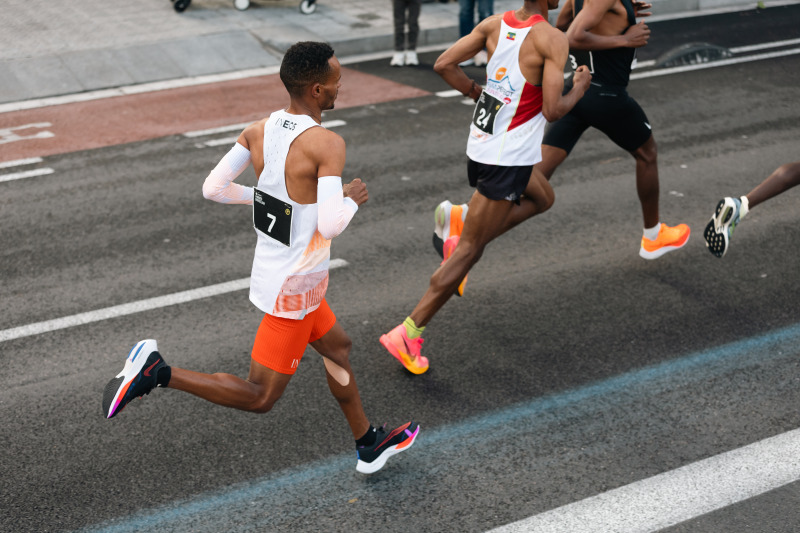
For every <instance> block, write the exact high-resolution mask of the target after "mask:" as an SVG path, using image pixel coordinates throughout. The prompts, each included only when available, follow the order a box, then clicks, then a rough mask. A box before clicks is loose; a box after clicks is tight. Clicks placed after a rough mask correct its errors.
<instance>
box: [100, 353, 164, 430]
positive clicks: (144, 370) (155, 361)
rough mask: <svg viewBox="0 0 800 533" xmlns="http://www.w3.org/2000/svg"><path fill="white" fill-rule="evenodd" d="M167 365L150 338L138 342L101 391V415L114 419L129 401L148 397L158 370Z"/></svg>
mask: <svg viewBox="0 0 800 533" xmlns="http://www.w3.org/2000/svg"><path fill="white" fill-rule="evenodd" d="M166 366H167V363H165V362H164V358H163V357H161V354H160V353H158V345H157V344H156V341H154V340H153V339H147V340H143V341H139V342H138V343H136V346H134V347H133V349H132V350H131V353H130V354H128V359H126V360H125V367H124V368H123V369H122V372H120V373H119V374H117V376H116V377H115V378H114V379H112V380H111V381H109V382H108V385H106V388H105V391H104V392H103V414H104V415H105V417H106V418H113V417H114V416H115V415H116V414H117V413H119V412H120V411H122V409H124V408H125V406H126V405H128V402H130V401H131V400H133V399H134V398H139V397H141V396H144V395H145V394H149V393H150V391H151V390H153V389H154V388H155V387H156V385H157V381H156V376H157V375H158V371H159V370H160V369H162V368H164V367H166Z"/></svg>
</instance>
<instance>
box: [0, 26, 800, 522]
mask: <svg viewBox="0 0 800 533" xmlns="http://www.w3.org/2000/svg"><path fill="white" fill-rule="evenodd" d="M788 12H789V13H790V14H793V15H796V11H791V10H790V11H788ZM785 16H786V13H784V18H785ZM710 20H711V19H703V20H702V21H700V24H702V25H704V26H713V25H712V24H710V22H709V21H710ZM719 20H720V21H722V22H719V24H728V23H727V22H724V19H719ZM760 23H762V24H763V22H762V21H759V20H758V19H757V18H756V17H751V20H750V22H749V23H748V24H747V25H744V26H743V28H745V29H747V30H751V31H749V32H748V31H744V30H741V31H740V32H739V33H740V34H741V35H747V36H750V35H753V34H759V33H763V31H761V30H762V29H763V28H762V26H760V25H759V24H760ZM670 24H679V23H677V22H673V23H670ZM682 24H684V27H685V28H686V32H687V34H688V33H689V32H690V31H696V30H695V29H694V28H695V26H693V24H697V22H692V21H688V20H687V21H683V22H682ZM678 27H679V28H680V25H678ZM713 27H714V28H716V30H718V31H719V32H720V33H725V31H724V30H725V27H724V25H723V26H722V27H719V26H713ZM770 27H772V26H770ZM793 27H795V28H796V25H795V26H793ZM684 37H685V35H684V34H676V39H679V38H684ZM748 38H749V37H748ZM770 38H775V39H780V38H783V39H785V38H789V37H786V36H770ZM692 40H694V39H692ZM748 44H749V43H748ZM733 45H737V43H732V44H730V45H727V44H726V46H733ZM659 53H660V52H659ZM435 56H436V54H426V55H423V63H425V64H427V66H425V65H423V66H421V67H420V68H418V69H393V70H392V69H389V67H388V66H386V63H387V61H383V60H382V61H379V62H372V63H364V64H359V65H350V67H351V68H354V69H358V70H361V71H363V72H366V73H370V74H374V75H378V76H383V77H387V78H390V79H393V80H395V81H399V82H402V83H405V84H408V85H412V86H414V87H418V88H421V89H424V90H426V91H431V92H435V91H440V90H445V89H447V87H446V86H444V85H443V83H442V82H441V81H440V80H439V79H438V78H437V77H436V75H435V74H434V73H433V72H432V71H431V69H430V64H431V62H432V61H433V59H435ZM797 66H798V59H797V56H787V57H783V58H775V59H769V60H763V61H757V62H750V63H742V64H733V65H729V66H724V67H718V68H712V69H707V70H697V71H689V72H684V73H676V74H672V75H669V76H660V77H652V78H646V79H640V80H636V81H634V82H633V83H632V85H631V88H630V92H631V94H632V95H633V96H634V97H635V98H637V100H638V101H639V102H640V104H641V105H642V107H643V108H644V109H645V111H646V112H647V114H648V117H649V119H650V121H651V123H652V124H653V126H654V134H655V137H656V140H657V142H658V145H659V166H660V177H661V216H662V220H663V221H664V222H667V223H669V224H675V223H678V222H686V223H688V224H689V225H690V226H691V228H692V231H693V234H692V237H691V239H690V241H689V243H688V244H687V246H686V247H685V249H683V250H681V251H678V252H675V253H672V254H668V255H666V256H664V257H663V258H661V259H659V260H656V261H653V262H648V261H645V260H643V259H640V258H639V257H638V254H637V251H638V246H639V239H640V237H641V215H640V210H639V206H638V201H637V197H636V193H635V188H634V177H633V161H632V160H631V158H630V157H629V156H628V155H626V154H625V153H624V152H621V151H620V150H619V149H617V148H616V147H615V146H614V145H613V144H611V143H610V142H609V141H607V140H606V139H605V138H603V137H602V136H601V135H599V134H596V132H589V133H587V134H586V135H585V136H584V138H583V139H582V141H581V142H580V144H579V145H578V147H577V149H576V151H575V153H574V154H573V155H572V156H570V158H569V159H568V160H567V162H566V163H565V164H564V165H563V166H562V167H561V168H560V169H559V170H558V172H557V173H556V175H555V176H554V178H553V185H554V187H555V191H556V203H555V206H554V207H553V209H552V210H551V211H550V212H548V213H546V214H544V215H542V216H541V217H537V218H535V219H533V220H531V221H529V222H528V223H526V224H525V225H523V226H520V227H519V228H516V229H515V230H513V231H512V232H509V233H508V234H506V235H504V236H503V237H501V238H500V239H498V240H497V241H496V242H495V243H493V244H492V245H491V246H490V247H489V248H488V250H487V252H486V254H485V255H484V257H483V259H482V260H481V262H480V263H479V264H478V265H477V266H476V267H475V268H474V269H473V271H472V272H471V273H470V277H469V283H468V284H467V290H466V294H465V296H464V297H463V298H458V299H453V300H451V301H450V302H449V303H448V304H447V306H445V308H444V309H443V310H442V311H441V312H440V313H439V314H438V315H437V316H436V318H435V319H434V320H433V322H431V324H430V326H429V328H428V330H427V332H426V343H425V346H424V350H425V353H426V355H427V356H428V357H429V358H430V360H431V369H430V371H429V372H428V373H426V374H424V375H422V376H411V375H409V374H408V373H406V372H405V371H404V370H403V369H402V368H401V367H400V366H399V365H398V364H397V362H396V361H394V359H392V358H391V357H390V356H388V355H387V354H386V353H384V352H383V350H382V348H381V347H380V345H379V343H378V337H379V336H380V334H381V333H383V332H385V331H387V330H388V329H390V328H391V327H393V326H395V325H396V324H397V323H399V322H400V321H401V320H402V319H403V318H404V317H405V316H406V315H407V314H408V313H409V312H410V311H411V309H412V308H413V306H414V304H415V303H416V301H417V300H418V299H419V297H420V296H421V295H422V293H423V291H424V290H425V287H426V286H427V282H428V277H429V275H430V274H431V273H432V272H433V271H434V269H435V268H436V266H437V265H438V257H437V256H436V254H435V252H434V251H433V248H432V247H431V245H430V234H431V231H432V225H433V224H432V223H433V220H432V219H433V209H434V207H435V206H436V205H437V204H438V203H439V202H440V201H441V200H443V199H445V198H449V199H450V200H452V201H464V200H466V199H467V198H468V197H469V194H470V192H471V191H470V189H469V187H468V186H467V185H466V179H465V156H464V155H463V151H464V146H465V140H466V129H467V124H468V121H469V118H470V115H471V107H469V106H467V105H465V104H464V103H463V102H462V101H461V98H458V97H456V98H443V97H440V96H436V95H435V94H431V95H428V96H421V97H418V98H413V99H402V100H396V101H392V102H386V103H378V104H372V105H367V106H356V107H350V108H347V109H337V110H334V111H331V112H329V113H326V116H325V120H342V121H344V122H345V125H343V126H339V127H337V129H336V131H337V132H338V133H340V134H341V135H342V136H343V137H344V138H345V140H346V141H347V143H348V164H347V169H346V175H345V178H346V179H347V178H354V177H360V178H362V179H363V180H364V181H365V182H366V183H367V185H368V187H369V190H370V195H371V198H370V201H369V203H368V204H366V205H365V206H364V207H363V208H362V209H361V210H360V211H359V213H358V214H357V217H356V218H355V219H354V221H353V223H352V225H351V227H350V228H348V230H347V231H346V232H345V233H344V234H343V235H342V236H340V237H338V238H337V239H336V240H335V241H334V244H333V248H332V257H334V258H338V259H343V260H345V261H346V262H347V265H346V266H344V267H342V268H338V269H336V270H334V271H333V272H332V275H331V287H330V289H329V292H328V301H329V302H330V304H331V306H332V307H333V309H334V311H335V312H336V314H337V316H338V318H339V320H340V321H341V323H342V324H343V325H344V327H345V329H346V330H347V331H348V332H349V334H350V335H351V337H352V339H353V353H352V362H353V366H354V370H355V373H356V377H357V380H358V383H359V386H360V389H361V393H362V397H363V400H364V404H365V408H366V410H367V413H368V415H369V416H370V418H371V419H372V421H373V423H376V424H380V423H383V422H384V421H386V422H388V423H389V424H390V425H391V424H397V423H400V422H403V421H405V420H407V419H410V418H413V419H414V420H416V421H418V422H419V423H420V424H421V426H422V431H421V434H420V437H419V439H418V442H417V443H416V444H415V446H414V447H413V448H412V449H411V450H409V451H408V452H407V453H404V454H402V455H400V456H398V457H396V458H394V459H393V460H392V461H391V462H390V463H388V464H387V467H386V468H385V469H384V470H383V471H381V472H380V473H379V474H376V475H374V476H371V477H363V476H361V475H359V474H357V473H356V472H355V468H354V467H355V454H354V453H353V452H352V441H351V437H350V435H349V431H348V430H347V426H346V424H345V421H344V419H343V417H342V416H341V414H340V413H339V411H338V408H337V406H336V404H335V402H334V401H333V400H332V399H331V397H330V395H329V393H328V392H327V386H326V383H325V379H324V369H323V365H322V362H321V361H320V360H319V357H318V356H316V354H314V353H313V352H312V351H310V350H309V351H308V352H307V353H306V355H305V357H304V359H303V361H302V363H301V365H300V368H299V370H298V372H297V374H296V376H295V378H294V379H293V380H292V383H291V384H290V385H289V387H288V390H287V391H286V393H285V395H284V397H283V398H282V399H281V400H280V401H279V402H278V404H277V405H276V407H275V409H274V410H273V411H272V412H271V413H269V414H268V415H253V414H248V413H240V412H236V411H232V410H227V409H224V408H221V407H217V406H214V405H210V404H206V403H205V402H203V401H201V400H198V399H196V398H193V397H191V396H188V395H185V394H182V393H180V392H176V391H171V390H157V391H154V392H153V393H152V394H151V395H149V396H147V397H145V398H144V399H143V400H139V401H136V402H134V403H132V404H131V405H130V406H129V407H128V408H127V409H126V410H125V411H124V412H123V413H122V414H121V415H120V416H118V417H117V418H115V419H114V420H111V421H108V420H105V419H104V418H103V417H102V414H101V411H100V401H101V396H102V390H103V387H104V385H105V383H106V382H107V381H108V379H110V378H111V377H112V376H113V375H114V374H116V373H117V372H118V371H119V368H121V365H122V363H123V361H124V358H125V356H126V355H127V352H128V350H129V349H130V347H131V346H132V345H133V344H134V343H135V342H136V341H138V340H139V339H142V338H156V339H158V342H159V347H160V350H161V352H162V354H163V355H164V357H165V358H166V360H167V362H168V363H170V364H172V365H176V366H181V367H186V368H191V369H194V370H199V371H205V372H216V371H224V372H230V373H234V374H238V375H246V372H247V368H248V364H249V350H250V347H251V344H252V339H253V336H254V334H255V330H256V327H257V325H258V322H259V319H260V316H259V313H258V311H257V310H256V309H255V308H254V307H253V306H252V305H251V304H250V303H249V301H248V299H247V292H246V291H244V290H239V291H233V292H229V293H227V294H224V295H220V296H215V297H210V298H205V299H200V300H197V301H193V302H189V303H184V304H178V305H173V306H168V307H163V308H159V309H155V310H150V311H146V312H140V313H135V314H131V315H128V316H124V317H120V318H114V319H109V320H101V321H97V322H93V323H90V324H86V325H82V326H76V327H71V328H66V329H61V330H58V331H53V332H49V333H44V334H38V335H32V336H26V337H22V338H17V339H13V340H8V341H4V342H1V343H0V360H1V361H2V362H3V365H2V366H0V412H2V420H3V424H2V431H0V449H2V450H3V453H2V454H0V479H2V481H0V507H2V509H3V513H1V514H0V530H3V531H68V530H77V529H82V528H90V529H92V528H98V529H102V528H109V530H118V531H141V530H144V529H150V530H155V531H307V530H312V531H359V530H365V529H371V530H385V531H453V532H456V531H457V532H461V531H485V530H489V529H492V528H495V527H498V526H502V525H504V524H507V523H510V522H514V521H517V520H521V519H523V518H526V517H529V516H531V515H536V514H538V513H542V512H545V511H548V510H551V509H554V508H557V507H559V506H562V505H566V504H569V503H571V502H577V501H581V500H583V499H584V498H587V497H590V496H593V495H596V494H601V493H604V492H606V491H609V490H611V489H614V488H617V487H623V486H626V485H628V484H631V483H634V482H636V481H639V480H643V479H647V478H650V477H652V476H655V475H658V474H662V473H668V472H670V471H673V470H674V469H677V468H679V467H682V466H684V465H688V464H691V463H693V462H695V461H700V460H703V459H706V458H709V457H713V456H716V455H719V454H721V453H724V452H727V451H730V450H735V449H737V448H740V447H742V446H746V445H749V444H751V443H756V442H759V441H762V440H763V439H766V438H768V437H773V436H777V435H781V434H784V433H785V432H788V431H791V430H794V429H796V428H798V427H800V413H799V412H798V410H797V408H796V406H797V405H798V400H800V392H799V391H800V388H798V386H797V385H798V378H800V373H798V358H797V356H798V354H799V353H800V351H799V350H798V348H797V346H798V345H799V344H798V342H797V340H798V333H797V331H798V314H797V305H798V301H800V299H799V297H800V282H799V281H798V276H797V273H798V272H799V271H800V255H799V254H798V253H797V252H796V246H795V245H796V243H798V242H800V191H798V190H792V191H789V192H787V193H786V194H784V195H782V196H780V197H777V198H775V199H773V200H770V201H769V202H767V203H765V204H763V205H761V206H758V207H757V208H755V209H754V210H753V211H752V212H751V214H750V215H748V218H747V219H746V220H745V221H744V222H743V223H742V225H741V226H740V227H739V228H737V230H736V234H735V238H734V240H733V243H732V247H731V250H730V252H729V253H728V255H727V256H726V257H725V258H724V259H722V260H719V259H717V258H715V257H713V256H712V255H711V254H709V253H708V252H707V250H706V249H705V246H704V242H703V239H702V230H703V228H704V226H705V224H706V222H707V221H708V218H709V216H710V214H711V212H712V210H713V208H714V206H715V205H716V202H717V200H718V199H719V198H720V197H722V196H727V195H741V194H745V193H746V192H748V191H749V190H750V189H751V188H752V187H753V186H755V185H756V184H757V183H758V182H760V181H761V180H762V179H763V178H764V177H766V176H767V175H768V174H769V173H770V172H771V171H772V170H774V169H775V168H776V167H777V166H779V165H780V164H782V163H785V162H789V161H795V160H797V159H800V157H798V155H799V154H800V151H798V138H799V137H800V107H799V106H798V105H797V102H798V101H800V89H798V86H800V85H799V84H800V74H798V68H797ZM471 73H472V74H473V75H475V76H476V77H477V76H479V75H480V72H479V71H478V70H474V71H471ZM344 82H345V88H344V89H343V90H346V83H347V80H346V79H345V80H344ZM219 136H220V137H221V136H223V135H219ZM226 150H227V146H225V145H222V146H217V147H207V146H205V145H203V144H202V143H199V142H198V139H196V138H187V137H184V136H181V135H172V136H168V137H160V138H155V139H151V140H147V141H143V142H136V143H129V144H123V145H117V146H111V147H107V148H100V149H94V150H89V151H78V152H73V153H67V154H63V155H53V156H49V157H47V158H45V160H44V161H43V162H42V163H41V164H40V166H46V167H48V168H52V169H53V171H54V172H53V173H52V174H50V175H45V176H39V177H35V178H30V179H22V180H14V181H9V182H3V183H0V221H1V222H2V224H1V225H0V227H2V231H0V259H1V261H2V280H3V282H2V284H1V285H0V301H2V302H3V308H4V313H3V314H2V315H0V329H4V330H5V329H10V328H14V327H18V326H23V325H27V324H33V323H37V322H40V321H45V320H50V319H54V318H59V317H66V316H71V315H75V314H78V313H83V312H87V311H92V310H96V309H102V308H106V307H109V306H114V305H119V304H125V303H129V302H136V301H140V300H144V299H147V298H153V297H158V296H163V295H168V294H173V293H177V292H179V291H185V290H190V289H195V288H199V287H205V286H208V285H213V284H217V283H222V282H227V281H231V280H238V279H242V278H246V277H247V276H248V275H249V272H250V267H251V261H252V249H253V245H254V238H253V230H252V229H251V223H250V213H249V210H248V209H246V208H243V207H241V206H239V207H237V206H221V205H219V204H214V203H212V202H208V201H205V200H203V198H202V196H201V194H200V186H201V184H202V181H203V179H204V178H205V176H206V175H207V173H208V171H209V170H210V169H211V168H212V167H213V166H214V164H215V163H216V161H217V160H218V159H219V158H220V157H221V156H222V155H223V154H224V153H225V151H226ZM247 177H248V178H249V179H250V180H251V181H252V180H253V179H254V176H253V175H252V171H248V174H247ZM797 494H798V484H797V483H793V484H789V485H786V486H784V487H781V488H778V489H776V490H774V491H771V492H768V493H766V494H762V495H760V496H758V497H755V498H750V499H746V500H744V501H741V502H739V503H736V504H734V505H730V506H726V507H724V508H722V509H720V510H718V511H715V512H713V513H710V514H706V515H704V516H701V517H697V518H693V519H692V520H690V521H686V522H683V523H681V524H678V525H675V526H673V527H672V528H671V529H668V530H669V531H675V532H678V531H680V532H694V531H701V532H714V531H754V532H756V531H757V532H764V531H776V532H777V531H781V532H783V531H786V532H789V531H796V530H797V528H798V527H799V525H800V515H798V513H797V505H796V502H797Z"/></svg>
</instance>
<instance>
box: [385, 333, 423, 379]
mask: <svg viewBox="0 0 800 533" xmlns="http://www.w3.org/2000/svg"><path fill="white" fill-rule="evenodd" d="M423 342H424V340H423V339H422V337H417V338H416V339H409V338H408V334H407V333H406V327H405V326H404V325H403V324H400V325H399V326H397V327H396V328H394V329H393V330H392V331H390V332H389V333H386V334H385V335H381V344H383V347H384V348H386V349H387V350H389V353H390V354H392V355H393V356H394V358H395V359H397V360H398V361H400V363H401V364H402V365H403V366H404V367H406V370H408V371H409V372H411V373H412V374H423V373H424V372H425V371H426V370H428V359H427V358H426V357H423V356H422V353H421V352H422V343H423Z"/></svg>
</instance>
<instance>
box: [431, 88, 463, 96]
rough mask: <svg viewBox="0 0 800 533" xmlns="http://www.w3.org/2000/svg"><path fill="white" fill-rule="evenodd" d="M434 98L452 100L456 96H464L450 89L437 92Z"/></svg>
mask: <svg viewBox="0 0 800 533" xmlns="http://www.w3.org/2000/svg"><path fill="white" fill-rule="evenodd" d="M436 96H438V97H439V98H453V97H456V96H464V95H463V94H461V91H458V90H456V89H452V90H450V91H439V92H438V93H436Z"/></svg>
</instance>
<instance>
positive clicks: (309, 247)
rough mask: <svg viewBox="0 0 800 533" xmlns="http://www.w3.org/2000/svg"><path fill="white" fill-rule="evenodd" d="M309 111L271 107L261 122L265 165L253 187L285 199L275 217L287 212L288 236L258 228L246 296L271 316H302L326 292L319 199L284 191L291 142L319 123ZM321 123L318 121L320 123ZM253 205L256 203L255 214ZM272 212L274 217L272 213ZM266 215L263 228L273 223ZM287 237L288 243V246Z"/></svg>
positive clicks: (326, 245)
mask: <svg viewBox="0 0 800 533" xmlns="http://www.w3.org/2000/svg"><path fill="white" fill-rule="evenodd" d="M318 126H319V124H317V123H316V122H315V121H314V119H312V118H311V117H309V116H307V115H291V114H289V113H287V112H286V111H275V112H274V113H272V114H271V115H270V117H269V118H268V119H267V121H266V123H265V124H264V170H263V171H262V172H261V175H260V176H259V177H258V186H257V187H256V190H255V191H254V194H255V198H256V202H258V201H259V196H260V194H259V193H265V194H266V195H269V196H272V197H273V198H275V199H276V200H278V201H280V202H283V203H285V204H286V206H287V207H286V208H284V209H282V210H280V211H282V212H277V216H280V215H281V214H282V215H284V216H287V215H286V211H287V209H288V210H290V211H291V219H290V221H291V227H290V228H289V230H290V231H289V235H288V237H289V238H288V239H283V240H285V241H286V242H282V239H281V238H280V237H279V236H278V237H276V236H271V235H270V232H265V231H261V230H260V229H258V227H256V234H257V235H258V242H257V243H256V251H255V257H254V259H253V271H252V273H251V274H250V301H252V302H253V304H254V305H255V306H256V307H258V308H259V309H261V310H262V311H264V312H265V313H269V314H271V315H273V316H278V317H283V318H293V319H301V318H303V317H304V316H305V315H306V314H307V313H309V312H311V311H313V310H314V309H316V308H317V307H319V304H320V303H321V302H322V299H323V298H324V297H325V291H326V289H327V287H328V266H329V263H330V245H331V241H330V240H328V239H326V238H324V237H323V236H322V235H321V234H320V233H319V231H318V230H317V204H316V203H313V204H298V203H297V202H294V201H293V200H292V199H291V198H289V193H288V192H287V191H286V178H285V175H286V174H285V173H286V166H285V165H286V156H287V155H288V154H289V147H290V146H291V144H292V142H293V141H294V140H295V139H296V138H297V137H298V136H299V135H300V134H301V133H303V132H305V131H306V130H307V129H308V128H313V127H318ZM319 127H321V126H319ZM255 209H256V206H254V216H255V213H256V211H255ZM272 216H276V215H275V214H273V215H272ZM279 220H280V219H278V220H277V221H276V222H275V223H273V220H272V219H271V218H269V217H268V218H267V221H268V224H267V227H266V228H265V229H267V230H269V229H270V227H269V226H270V224H271V225H272V228H271V229H272V231H273V232H274V231H275V229H276V224H278V223H279ZM287 242H288V246H287Z"/></svg>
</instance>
